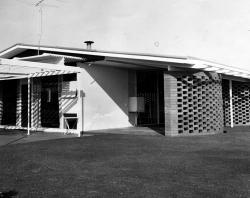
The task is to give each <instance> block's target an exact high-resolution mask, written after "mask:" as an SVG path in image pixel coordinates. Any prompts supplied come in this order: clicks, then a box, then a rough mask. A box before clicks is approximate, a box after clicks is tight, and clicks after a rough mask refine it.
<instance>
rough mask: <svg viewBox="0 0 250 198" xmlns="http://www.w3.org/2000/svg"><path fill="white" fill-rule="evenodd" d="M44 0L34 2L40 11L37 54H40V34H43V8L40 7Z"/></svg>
mask: <svg viewBox="0 0 250 198" xmlns="http://www.w3.org/2000/svg"><path fill="white" fill-rule="evenodd" d="M44 1H45V0H39V1H38V2H37V3H36V4H35V7H39V12H40V33H39V39H38V55H39V54H40V44H41V40H42V34H43V9H42V3H43V2H44Z"/></svg>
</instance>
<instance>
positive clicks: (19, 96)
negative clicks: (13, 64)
mask: <svg viewBox="0 0 250 198" xmlns="http://www.w3.org/2000/svg"><path fill="white" fill-rule="evenodd" d="M21 82H22V80H18V81H17V99H16V102H17V107H16V115H17V116H16V126H17V127H21V126H22V89H21V88H22V84H21Z"/></svg>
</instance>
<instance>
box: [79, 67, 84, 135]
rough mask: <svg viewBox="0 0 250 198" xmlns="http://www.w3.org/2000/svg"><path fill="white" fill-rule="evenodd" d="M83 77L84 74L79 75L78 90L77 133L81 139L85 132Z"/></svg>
mask: <svg viewBox="0 0 250 198" xmlns="http://www.w3.org/2000/svg"><path fill="white" fill-rule="evenodd" d="M82 81H83V76H82V73H81V72H79V73H77V90H78V96H77V97H78V102H77V103H78V113H77V117H78V122H77V131H78V136H79V137H80V136H81V134H82V133H83V132H84V97H85V94H84V91H83V90H82V85H83V82H82Z"/></svg>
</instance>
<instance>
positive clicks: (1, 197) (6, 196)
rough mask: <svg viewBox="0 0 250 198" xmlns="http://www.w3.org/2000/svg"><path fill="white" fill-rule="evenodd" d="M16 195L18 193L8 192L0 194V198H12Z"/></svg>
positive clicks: (14, 191)
mask: <svg viewBox="0 0 250 198" xmlns="http://www.w3.org/2000/svg"><path fill="white" fill-rule="evenodd" d="M17 195H18V192H17V191H16V190H9V191H4V192H0V198H12V197H15V196H17Z"/></svg>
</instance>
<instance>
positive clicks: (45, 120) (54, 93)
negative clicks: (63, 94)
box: [41, 76, 60, 128]
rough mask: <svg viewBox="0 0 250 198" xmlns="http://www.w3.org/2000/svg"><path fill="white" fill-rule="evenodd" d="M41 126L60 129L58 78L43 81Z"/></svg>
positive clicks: (48, 77) (48, 78)
mask: <svg viewBox="0 0 250 198" xmlns="http://www.w3.org/2000/svg"><path fill="white" fill-rule="evenodd" d="M41 82H42V92H41V126H42V127H49V128H59V125H60V123H59V101H58V76H47V77H43V78H42V79H41Z"/></svg>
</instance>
